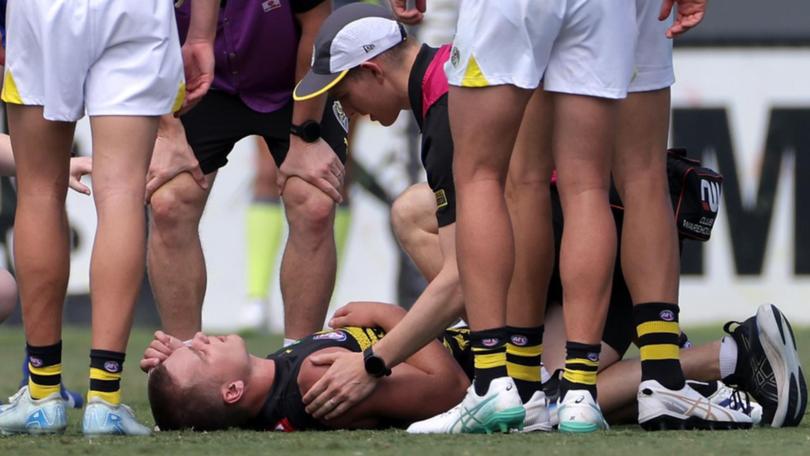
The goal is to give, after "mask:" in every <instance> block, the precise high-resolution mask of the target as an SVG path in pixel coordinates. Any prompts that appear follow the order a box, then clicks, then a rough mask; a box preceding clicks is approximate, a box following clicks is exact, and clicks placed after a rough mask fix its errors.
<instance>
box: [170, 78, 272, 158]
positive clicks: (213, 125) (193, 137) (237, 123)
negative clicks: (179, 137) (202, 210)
mask: <svg viewBox="0 0 810 456" xmlns="http://www.w3.org/2000/svg"><path fill="white" fill-rule="evenodd" d="M256 116H257V113H256V112H254V111H253V110H251V109H250V108H248V107H247V106H246V105H245V104H244V103H243V102H242V100H240V99H239V97H238V96H235V95H230V94H227V93H224V92H221V91H218V90H210V91H209V92H208V93H207V94H206V95H205V96H204V97H203V98H202V100H200V102H199V103H198V104H197V106H195V107H194V109H192V110H191V111H189V112H188V113H186V114H185V115H183V116H182V117H181V118H180V120H181V121H182V122H183V128H184V129H185V130H186V140H187V141H188V144H189V146H191V150H193V151H194V156H195V157H196V158H197V161H199V162H200V168H201V169H202V171H203V173H205V174H209V173H212V172H214V171H216V170H218V169H219V168H222V167H223V166H225V165H226V164H227V163H228V155H229V154H230V153H231V150H233V146H234V144H236V142H237V141H239V140H240V139H242V138H244V137H246V136H248V135H250V134H256V133H251V132H252V131H253V130H256V128H251V123H256V124H259V122H258V121H256V120H254V117H256Z"/></svg>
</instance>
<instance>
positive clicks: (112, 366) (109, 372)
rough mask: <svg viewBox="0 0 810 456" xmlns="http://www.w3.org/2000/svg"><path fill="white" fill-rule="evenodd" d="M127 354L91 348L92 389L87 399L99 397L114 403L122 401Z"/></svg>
mask: <svg viewBox="0 0 810 456" xmlns="http://www.w3.org/2000/svg"><path fill="white" fill-rule="evenodd" d="M124 358H125V354H124V353H120V352H114V351H109V350H90V391H89V392H88V393H87V400H88V401H90V400H91V399H93V398H99V399H102V400H104V401H105V402H108V403H110V404H113V405H118V404H120V403H121V371H123V370H124Z"/></svg>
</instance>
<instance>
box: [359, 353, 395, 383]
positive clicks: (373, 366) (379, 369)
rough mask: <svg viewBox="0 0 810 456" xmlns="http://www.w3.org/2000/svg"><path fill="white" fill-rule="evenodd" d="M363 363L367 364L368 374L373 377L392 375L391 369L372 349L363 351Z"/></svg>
mask: <svg viewBox="0 0 810 456" xmlns="http://www.w3.org/2000/svg"><path fill="white" fill-rule="evenodd" d="M363 362H364V363H365V364H366V372H367V373H368V375H371V376H372V377H377V378H380V377H385V376H388V375H391V369H389V368H387V367H386V366H385V361H383V359H382V358H380V357H379V356H377V355H375V354H374V351H373V350H372V349H371V347H368V348H367V349H365V351H363Z"/></svg>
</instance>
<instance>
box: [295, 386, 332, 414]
mask: <svg viewBox="0 0 810 456" xmlns="http://www.w3.org/2000/svg"><path fill="white" fill-rule="evenodd" d="M328 387H329V382H328V381H327V379H326V378H323V377H321V379H320V380H318V381H317V382H315V384H314V385H312V387H311V388H310V389H309V391H307V393H306V394H304V397H303V398H301V400H302V401H303V402H304V405H306V406H307V413H309V408H310V406H311V407H312V410H316V409H317V408H318V407H320V406H321V404H323V403H324V402H326V401H327V400H329V398H328V397H324V396H323V393H324V392H325V391H326V388H328Z"/></svg>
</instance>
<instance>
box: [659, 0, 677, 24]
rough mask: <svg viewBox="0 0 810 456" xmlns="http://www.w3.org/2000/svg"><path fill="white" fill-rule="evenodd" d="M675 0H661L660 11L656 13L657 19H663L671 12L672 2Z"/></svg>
mask: <svg viewBox="0 0 810 456" xmlns="http://www.w3.org/2000/svg"><path fill="white" fill-rule="evenodd" d="M674 1H675V0H664V1H663V2H661V12H659V13H658V20H659V21H663V20H666V18H668V17H669V15H670V14H672V4H673V2H674Z"/></svg>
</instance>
